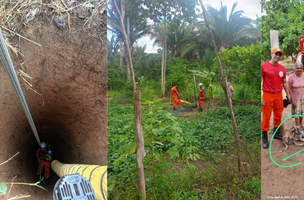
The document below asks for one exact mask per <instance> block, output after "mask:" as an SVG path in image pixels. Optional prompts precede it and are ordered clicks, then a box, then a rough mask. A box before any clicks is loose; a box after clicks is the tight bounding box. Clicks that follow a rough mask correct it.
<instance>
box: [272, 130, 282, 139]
mask: <svg viewBox="0 0 304 200" xmlns="http://www.w3.org/2000/svg"><path fill="white" fill-rule="evenodd" d="M275 130H277V132H276V133H275V135H274V138H275V139H278V140H282V135H281V132H280V129H279V128H277V127H274V128H273V133H274V132H275Z"/></svg>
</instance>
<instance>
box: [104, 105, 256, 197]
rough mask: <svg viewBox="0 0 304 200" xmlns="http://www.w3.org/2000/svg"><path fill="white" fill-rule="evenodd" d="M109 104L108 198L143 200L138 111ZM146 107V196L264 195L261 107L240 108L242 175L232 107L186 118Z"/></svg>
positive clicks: (159, 107) (164, 109)
mask: <svg viewBox="0 0 304 200" xmlns="http://www.w3.org/2000/svg"><path fill="white" fill-rule="evenodd" d="M111 102H112V101H109V102H108V172H109V179H108V191H109V192H108V197H109V199H138V190H137V186H136V185H137V179H136V178H137V177H136V155H135V151H136V142H135V133H134V118H133V117H134V116H133V115H134V114H133V107H132V106H131V105H130V104H125V105H123V106H122V105H118V104H113V103H111ZM168 109H169V108H168V105H164V104H162V103H160V102H158V103H157V102H156V103H155V102H150V104H149V105H148V106H145V107H143V125H144V137H145V151H146V154H147V155H146V158H145V160H144V165H145V175H146V188H147V199H259V198H260V193H261V189H260V185H261V182H260V114H259V113H260V108H259V106H235V108H234V109H235V116H236V121H237V125H238V130H239V134H240V136H241V140H242V142H241V148H242V158H243V161H244V162H243V163H242V164H243V165H244V167H245V172H243V173H239V172H238V166H237V156H236V150H235V139H234V134H233V129H232V127H231V120H230V113H229V110H228V108H219V109H217V110H209V111H208V112H204V113H199V114H194V115H191V116H186V117H176V116H174V115H172V114H171V113H169V112H168Z"/></svg>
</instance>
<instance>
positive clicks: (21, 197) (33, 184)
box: [0, 152, 50, 200]
mask: <svg viewBox="0 0 304 200" xmlns="http://www.w3.org/2000/svg"><path fill="white" fill-rule="evenodd" d="M19 153H20V152H18V153H16V154H15V155H13V156H12V157H11V158H9V159H7V160H6V161H4V162H2V163H0V166H1V165H3V164H5V163H8V162H9V161H10V160H12V159H13V158H14V157H15V156H17V155H18V154H19ZM15 178H17V175H16V176H15V177H14V178H12V180H11V182H8V183H5V185H11V186H10V188H9V190H8V192H7V193H6V194H1V195H4V199H5V200H13V199H24V198H28V197H31V195H29V194H20V195H17V196H14V197H10V198H9V196H10V193H11V191H12V188H13V185H28V186H36V187H38V188H40V189H43V190H45V191H47V192H48V193H50V192H49V191H48V190H47V189H45V188H44V187H42V186H40V185H39V184H40V182H41V181H43V178H42V179H41V180H40V181H38V182H36V183H20V182H12V181H14V179H15Z"/></svg>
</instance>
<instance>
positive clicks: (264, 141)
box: [262, 131, 269, 149]
mask: <svg viewBox="0 0 304 200" xmlns="http://www.w3.org/2000/svg"><path fill="white" fill-rule="evenodd" d="M262 146H263V148H264V149H268V147H269V144H268V136H267V131H263V132H262Z"/></svg>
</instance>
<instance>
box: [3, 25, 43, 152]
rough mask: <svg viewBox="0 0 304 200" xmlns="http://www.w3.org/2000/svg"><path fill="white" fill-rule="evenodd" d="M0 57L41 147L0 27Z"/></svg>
mask: <svg viewBox="0 0 304 200" xmlns="http://www.w3.org/2000/svg"><path fill="white" fill-rule="evenodd" d="M0 59H1V61H2V64H3V66H4V68H5V70H6V72H7V74H8V76H9V78H10V80H11V82H12V84H13V87H14V89H15V92H16V94H17V96H18V99H19V101H20V104H21V106H22V108H23V110H24V113H25V115H26V118H27V120H28V122H29V123H30V126H31V128H32V131H33V133H34V135H35V138H36V140H37V142H38V144H39V146H40V148H41V144H40V139H39V136H38V133H37V130H36V127H35V124H34V121H33V118H32V115H31V113H30V110H29V108H28V106H27V103H26V101H25V98H24V95H23V93H22V89H21V87H20V83H19V81H18V77H17V74H16V71H15V68H14V65H13V62H12V60H11V57H10V55H9V52H8V50H7V47H6V43H5V41H4V38H3V35H2V30H1V29H0Z"/></svg>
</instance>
